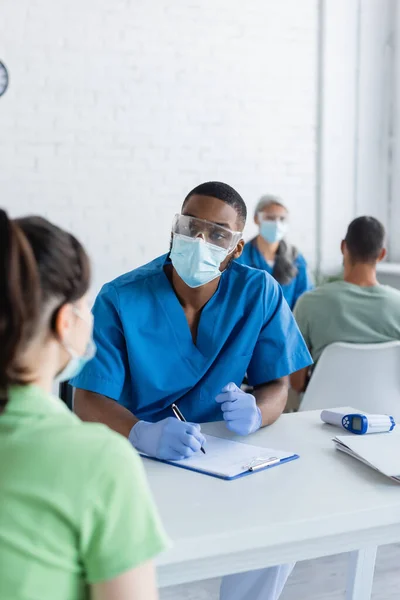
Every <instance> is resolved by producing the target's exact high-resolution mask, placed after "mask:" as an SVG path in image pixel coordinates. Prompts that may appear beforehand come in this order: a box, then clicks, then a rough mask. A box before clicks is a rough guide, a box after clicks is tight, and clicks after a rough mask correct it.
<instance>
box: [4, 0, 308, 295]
mask: <svg viewBox="0 0 400 600" xmlns="http://www.w3.org/2000/svg"><path fill="white" fill-rule="evenodd" d="M316 28H317V0H301V2H299V0H279V1H278V0H251V2H248V3H246V2H243V0H213V1H212V2H211V1H210V2H204V1H202V0H191V1H190V2H189V1H187V0H175V1H172V0H150V1H148V0H113V1H112V2H108V1H106V0H85V1H82V0H79V1H78V0H57V2H54V0H29V1H28V0H18V1H16V0H2V2H1V16H0V60H4V62H5V63H6V64H7V66H8V68H9V72H10V87H9V90H8V92H7V93H6V94H5V96H4V97H3V98H1V99H0V190H1V205H3V206H4V205H5V206H6V207H7V208H8V209H9V210H10V211H11V213H12V214H13V215H18V214H23V213H27V212H36V213H42V214H45V215H46V216H48V217H49V218H51V219H53V220H54V221H56V222H58V223H60V224H62V225H64V226H65V227H67V228H70V229H71V230H73V231H74V232H75V233H76V234H77V235H79V237H80V238H82V240H83V241H84V242H85V243H86V244H87V246H88V248H89V250H90V252H91V255H92V256H93V257H94V262H95V267H96V271H95V288H98V287H99V285H101V283H102V282H103V281H105V280H107V279H109V278H111V277H114V276H115V275H117V274H119V273H120V272H122V271H124V270H128V269H130V268H133V267H135V266H137V265H139V264H141V263H142V262H144V261H147V260H149V259H151V258H152V257H154V256H156V255H157V254H159V253H161V252H163V251H165V250H166V249H167V247H168V242H169V226H170V223H171V220H172V217H173V214H174V213H175V212H176V211H178V210H179V208H180V204H181V201H182V199H183V197H184V195H185V194H186V192H187V191H189V189H191V188H192V187H193V186H195V185H196V184H198V183H200V182H202V181H205V180H210V179H220V180H223V181H226V182H228V183H230V184H231V185H233V186H234V187H236V188H237V189H238V191H240V192H241V193H242V195H243V196H244V198H245V199H246V201H247V202H248V205H249V208H250V211H251V210H252V207H253V206H254V203H255V201H256V200H257V198H258V197H259V196H260V195H261V194H262V193H264V192H274V193H278V194H280V195H282V197H283V198H284V199H285V200H286V201H287V203H288V205H289V207H290V209H291V211H292V224H293V238H294V240H295V241H296V242H297V243H298V244H299V245H300V246H301V248H302V249H303V250H304V252H305V254H306V255H307V257H308V258H309V259H311V260H313V258H314V251H315V248H314V235H313V234H314V227H315V209H314V203H315V189H314V188H315V172H314V171H315V167H314V162H315V155H314V153H315V114H316V111H315V103H316V87H315V86H316V79H315V74H316V39H317V35H316ZM250 233H252V228H251V227H249V228H248V234H250Z"/></svg>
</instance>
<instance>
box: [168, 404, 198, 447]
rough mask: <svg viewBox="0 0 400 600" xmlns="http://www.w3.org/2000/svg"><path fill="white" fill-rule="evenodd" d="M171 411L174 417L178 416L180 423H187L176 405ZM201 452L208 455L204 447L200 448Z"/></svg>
mask: <svg viewBox="0 0 400 600" xmlns="http://www.w3.org/2000/svg"><path fill="white" fill-rule="evenodd" d="M171 409H172V412H173V413H174V415H175V416H176V418H177V419H178V421H182V422H183V423H186V419H185V417H184V416H183V414H182V413H181V411H180V410H179V408H178V407H177V405H176V404H173V405H172V406H171ZM200 450H201V451H202V453H203V454H205V453H206V451H205V450H204V448H203V446H202V447H201V448H200Z"/></svg>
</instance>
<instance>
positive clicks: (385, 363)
mask: <svg viewBox="0 0 400 600" xmlns="http://www.w3.org/2000/svg"><path fill="white" fill-rule="evenodd" d="M340 406H350V407H353V408H358V409H360V410H362V411H365V412H370V413H381V414H390V415H393V416H394V417H395V418H396V417H397V419H398V420H400V342H387V343H384V344H347V343H342V342H340V343H336V344H331V345H330V346H328V347H327V348H325V350H324V351H323V353H322V354H321V358H320V359H319V361H318V363H317V366H316V367H315V369H314V373H313V374H312V376H311V379H310V383H309V384H308V387H307V389H306V391H305V393H304V397H303V400H302V403H301V405H300V409H299V410H301V411H304V410H317V409H321V410H322V409H323V408H339V407H340ZM332 445H333V444H332ZM376 551H377V549H376V547H374V546H367V547H365V548H361V549H360V550H355V551H353V552H350V554H349V566H350V569H349V577H348V582H347V594H346V598H370V596H371V588H372V581H373V576H374V568H375V559H376Z"/></svg>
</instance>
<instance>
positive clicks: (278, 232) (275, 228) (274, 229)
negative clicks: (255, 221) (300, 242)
mask: <svg viewBox="0 0 400 600" xmlns="http://www.w3.org/2000/svg"><path fill="white" fill-rule="evenodd" d="M287 231H288V224H287V222H286V221H278V220H277V221H267V220H262V219H260V234H261V236H262V237H263V238H264V240H265V241H266V242H269V243H270V244H274V243H276V242H280V241H281V240H282V239H283V238H284V237H285V235H286V234H287Z"/></svg>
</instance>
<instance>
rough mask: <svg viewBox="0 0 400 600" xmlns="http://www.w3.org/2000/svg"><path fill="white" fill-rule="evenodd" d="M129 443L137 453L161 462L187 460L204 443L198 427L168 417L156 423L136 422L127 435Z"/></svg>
mask: <svg viewBox="0 0 400 600" xmlns="http://www.w3.org/2000/svg"><path fill="white" fill-rule="evenodd" d="M129 441H130V442H131V444H132V445H133V446H135V448H136V449H137V450H139V452H144V453H145V454H149V455H150V456H155V457H156V458H161V459H162V460H180V459H182V458H189V457H190V456H192V455H193V454H195V452H198V451H199V450H200V448H201V447H202V446H203V445H204V444H205V443H206V438H205V437H204V435H203V434H202V433H201V432H200V425H194V424H193V423H185V422H183V421H179V420H178V419H175V418H174V417H168V418H167V419H163V420H162V421H159V422H158V423H148V422H147V421H138V423H136V425H134V426H133V427H132V429H131V432H130V434H129Z"/></svg>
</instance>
